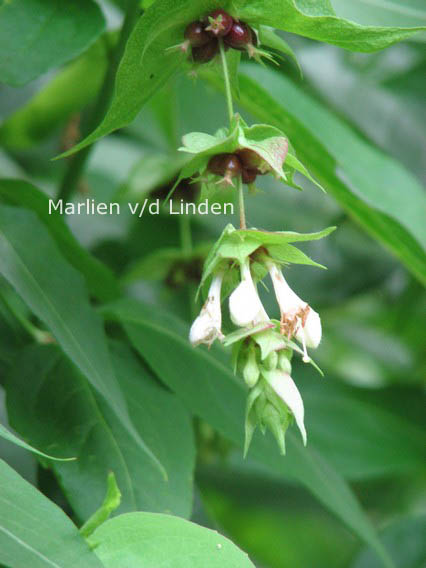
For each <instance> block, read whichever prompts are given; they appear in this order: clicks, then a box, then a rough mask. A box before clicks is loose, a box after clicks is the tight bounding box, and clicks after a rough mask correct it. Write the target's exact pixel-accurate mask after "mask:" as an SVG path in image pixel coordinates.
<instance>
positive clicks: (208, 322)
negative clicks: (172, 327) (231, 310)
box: [189, 274, 223, 347]
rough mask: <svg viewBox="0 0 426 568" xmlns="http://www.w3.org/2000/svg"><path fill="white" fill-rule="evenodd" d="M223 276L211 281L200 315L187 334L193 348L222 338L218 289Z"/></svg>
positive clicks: (219, 275)
mask: <svg viewBox="0 0 426 568" xmlns="http://www.w3.org/2000/svg"><path fill="white" fill-rule="evenodd" d="M222 279H223V274H218V275H217V276H215V277H214V278H213V280H212V283H211V285H210V289H209V294H208V297H207V300H206V302H205V304H204V306H203V307H202V308H201V312H200V315H199V316H198V317H197V318H196V319H195V320H194V322H193V324H192V326H191V330H190V332H189V341H190V342H191V343H192V345H193V346H194V347H196V346H197V345H199V344H200V343H206V344H207V345H211V344H212V343H213V341H214V340H215V339H217V338H221V337H223V335H222V331H221V327H222V311H221V305H220V289H221V286H222Z"/></svg>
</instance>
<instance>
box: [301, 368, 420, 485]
mask: <svg viewBox="0 0 426 568" xmlns="http://www.w3.org/2000/svg"><path fill="white" fill-rule="evenodd" d="M297 373H298V375H300V376H301V377H302V381H303V387H304V388H303V392H302V395H303V400H304V403H305V413H306V427H307V430H308V432H309V435H310V442H311V443H312V444H314V445H315V447H317V448H318V450H319V451H320V452H321V454H322V455H324V456H327V459H328V460H329V461H330V462H331V463H332V464H333V465H334V467H335V468H336V469H337V471H339V472H340V473H341V474H342V475H343V476H345V478H347V479H351V480H360V479H367V478H378V477H380V476H390V475H392V474H394V475H403V474H408V473H412V472H419V473H421V472H422V470H423V468H424V463H425V460H426V449H425V444H424V434H423V432H422V431H421V429H420V428H419V427H418V426H416V425H415V424H413V423H411V422H410V421H409V416H407V417H405V418H404V417H402V416H399V415H398V413H397V410H398V402H399V400H398V395H397V393H394V394H395V397H394V401H393V404H392V406H390V407H389V408H385V407H381V406H380V405H379V404H378V403H377V401H378V400H380V391H379V390H378V391H375V395H376V396H375V398H372V397H369V394H371V393H370V392H369V389H368V390H367V392H365V391H366V389H362V388H354V387H348V386H346V385H344V384H339V383H338V382H337V381H333V380H331V379H330V378H327V384H326V385H324V383H321V382H318V381H317V380H316V377H312V378H311V377H308V376H307V375H308V371H307V369H306V370H305V369H304V368H301V369H298V370H297ZM389 395H390V393H388V392H386V391H385V392H384V393H383V397H387V398H388V399H389ZM342 424H345V428H342V427H341V425H342Z"/></svg>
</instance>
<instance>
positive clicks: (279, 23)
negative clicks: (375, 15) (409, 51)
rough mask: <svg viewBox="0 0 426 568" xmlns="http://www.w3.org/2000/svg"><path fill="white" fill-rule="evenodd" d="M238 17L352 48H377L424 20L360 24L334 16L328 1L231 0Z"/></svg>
mask: <svg viewBox="0 0 426 568" xmlns="http://www.w3.org/2000/svg"><path fill="white" fill-rule="evenodd" d="M234 5H236V10H237V12H238V16H239V17H240V18H241V19H242V20H246V21H248V22H250V23H253V24H262V25H265V26H270V27H273V28H276V29H280V30H283V31H286V32H291V33H294V34H299V35H302V36H305V37H309V38H311V39H315V40H317V41H323V42H326V43H331V44H334V45H337V46H339V47H342V48H344V49H348V50H351V51H363V52H370V51H377V50H378V49H383V48H385V47H388V46H390V45H392V44H394V43H397V42H399V41H402V40H404V39H407V38H408V37H410V36H412V35H413V34H414V33H416V32H418V31H421V30H425V29H426V27H425V25H424V23H423V22H419V23H417V24H416V26H414V27H406V28H404V27H379V26H376V27H375V26H362V25H359V24H356V23H354V22H352V21H349V20H345V19H343V18H340V17H338V16H336V15H335V14H334V12H333V9H332V7H331V4H330V2H328V1H326V2H324V1H320V2H318V1H317V0H260V1H257V2H254V1H252V2H244V1H243V0H240V1H239V2H234Z"/></svg>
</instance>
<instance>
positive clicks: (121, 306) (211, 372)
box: [108, 300, 392, 567]
mask: <svg viewBox="0 0 426 568" xmlns="http://www.w3.org/2000/svg"><path fill="white" fill-rule="evenodd" d="M108 313H109V314H110V315H111V316H113V317H115V318H118V319H119V320H120V321H121V322H122V323H123V325H124V327H125V329H126V331H127V333H128V335H129V337H130V339H131V341H132V342H133V344H134V346H135V348H136V349H137V350H138V351H139V352H140V354H141V355H142V357H144V359H145V360H146V361H147V362H148V364H149V365H150V367H151V368H152V369H153V370H154V371H155V372H156V374H157V375H158V376H159V377H160V378H161V380H163V381H164V382H165V383H166V384H167V385H168V386H169V387H170V388H171V389H172V390H173V391H175V392H176V394H177V395H178V396H179V397H180V398H181V399H182V400H183V402H184V403H185V404H186V405H187V406H188V407H189V408H191V410H192V411H193V412H194V413H195V414H197V415H199V416H200V417H202V418H203V420H205V421H206V422H208V423H209V424H211V425H212V426H213V427H214V428H215V429H216V430H218V431H219V432H220V433H221V434H222V435H223V436H225V437H226V438H228V439H229V440H231V441H232V442H234V443H235V444H237V445H238V446H239V447H240V448H243V447H244V431H243V426H244V416H245V389H244V388H243V386H242V381H239V379H238V378H236V377H235V376H234V375H233V374H232V371H231V366H230V364H229V362H228V361H227V359H226V362H224V357H223V354H222V352H221V351H219V350H217V349H212V350H211V351H207V350H203V349H194V348H192V347H191V346H190V344H189V342H188V340H187V335H188V329H187V326H185V325H182V324H181V323H180V322H178V321H177V320H175V319H173V318H171V317H170V316H166V315H164V314H159V313H158V312H155V311H154V310H153V309H152V308H149V307H148V306H145V305H143V304H138V303H136V302H134V301H130V300H127V301H124V300H123V301H122V302H120V303H117V304H115V305H113V306H110V307H109V308H108ZM165 349H167V357H165V356H164V353H165V351H164V350H165ZM324 388H326V387H324ZM250 452H251V455H252V456H254V457H255V458H256V460H258V461H259V462H260V463H262V464H263V465H264V466H266V467H267V468H268V469H270V470H271V471H273V472H274V473H275V474H278V475H282V473H283V472H285V473H286V475H289V476H291V477H292V478H293V479H295V480H297V481H298V482H299V483H302V484H303V485H305V486H306V487H307V488H308V489H309V490H310V491H311V492H312V493H313V494H314V495H315V496H316V497H317V499H319V501H320V502H321V503H322V504H323V505H324V506H325V507H327V508H328V509H330V510H331V511H333V512H334V513H335V514H336V515H337V516H338V517H339V518H340V519H341V520H343V521H344V522H345V523H346V524H347V525H348V526H349V527H350V528H351V529H352V530H353V531H354V532H355V533H356V534H357V535H358V536H359V537H360V538H361V539H363V540H365V541H366V542H368V543H370V544H371V546H372V547H373V548H374V549H375V550H376V551H377V553H378V554H379V555H380V556H381V558H382V561H383V564H384V565H385V566H389V567H390V566H392V562H391V560H390V559H389V558H388V556H387V554H386V552H385V551H384V549H383V547H382V546H381V544H380V542H379V541H378V539H377V536H376V534H375V532H374V530H373V528H372V526H371V524H370V522H369V520H368V518H367V517H366V516H365V514H364V513H363V511H362V509H361V507H360V505H359V503H358V502H357V500H356V498H355V497H354V495H353V493H352V492H351V490H350V489H349V487H348V486H347V485H346V483H345V482H344V480H343V479H342V478H341V477H340V476H339V475H338V474H337V473H336V471H335V470H333V468H332V467H330V465H329V464H328V463H327V462H326V461H325V460H324V459H323V458H322V457H321V456H320V455H319V454H318V453H317V452H316V451H315V450H314V449H312V448H310V447H309V445H308V447H307V448H303V447H302V445H301V444H300V442H299V441H298V440H297V438H296V436H295V434H294V432H291V431H290V432H287V456H286V457H285V458H283V457H282V456H280V455H279V453H278V452H277V450H276V448H275V445H274V442H273V440H272V439H271V438H263V439H259V438H256V437H255V439H254V441H253V443H252V447H251V450H250Z"/></svg>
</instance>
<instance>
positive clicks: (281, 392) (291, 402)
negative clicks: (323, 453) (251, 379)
mask: <svg viewBox="0 0 426 568" xmlns="http://www.w3.org/2000/svg"><path fill="white" fill-rule="evenodd" d="M263 374H264V376H265V378H266V380H267V381H268V383H269V385H270V386H271V387H272V388H273V389H274V391H275V392H276V393H277V395H278V396H279V397H280V398H281V400H283V402H285V404H286V405H287V406H288V408H289V409H290V411H291V413H292V414H293V416H294V418H295V420H296V424H297V426H298V428H299V431H300V434H301V435H302V440H303V444H304V445H305V446H306V441H307V436H306V429H305V424H304V422H303V421H304V416H305V409H304V406H303V400H302V397H301V396H300V392H299V389H298V388H297V386H296V384H295V382H294V381H293V379H292V378H291V377H290V375H289V374H288V373H284V371H279V370H275V371H271V372H269V373H268V372H264V373H263Z"/></svg>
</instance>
